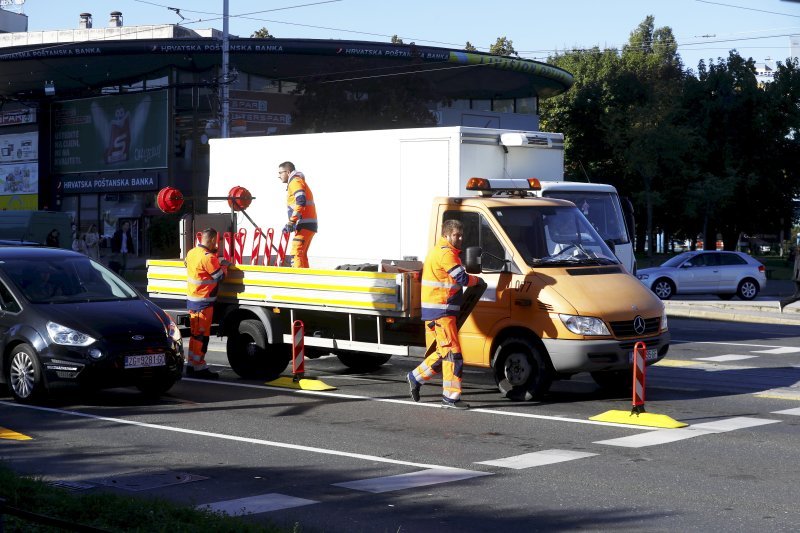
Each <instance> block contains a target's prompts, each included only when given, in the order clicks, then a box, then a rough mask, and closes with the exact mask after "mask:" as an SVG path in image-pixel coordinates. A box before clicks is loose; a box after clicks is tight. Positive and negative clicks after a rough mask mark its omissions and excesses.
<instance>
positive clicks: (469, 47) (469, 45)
mask: <svg viewBox="0 0 800 533" xmlns="http://www.w3.org/2000/svg"><path fill="white" fill-rule="evenodd" d="M464 50H466V51H467V52H477V51H478V49H477V48H475V47H474V46H473V45H472V43H471V42H469V41H467V44H465V45H464Z"/></svg>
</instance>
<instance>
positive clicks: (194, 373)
mask: <svg viewBox="0 0 800 533" xmlns="http://www.w3.org/2000/svg"><path fill="white" fill-rule="evenodd" d="M186 377H187V378H195V379H209V380H212V381H214V380H217V379H219V374H217V373H216V372H212V371H211V370H210V369H208V368H204V369H202V370H195V369H194V368H192V367H187V368H186Z"/></svg>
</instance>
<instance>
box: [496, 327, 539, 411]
mask: <svg viewBox="0 0 800 533" xmlns="http://www.w3.org/2000/svg"><path fill="white" fill-rule="evenodd" d="M493 367H494V377H495V381H496V382H497V387H498V388H499V389H500V393H501V394H502V395H503V396H505V397H506V398H508V399H509V400H516V401H530V400H540V399H541V398H542V397H543V396H544V395H545V394H546V393H547V391H548V390H549V389H550V385H551V383H552V382H553V374H552V372H551V370H550V365H549V364H548V361H547V357H546V356H545V355H543V354H542V352H541V351H540V350H539V349H538V348H537V347H536V346H534V345H533V344H532V343H531V342H530V341H529V340H527V339H525V338H521V337H508V338H507V339H505V340H504V341H503V342H501V343H500V345H499V346H498V347H497V349H496V350H495V357H494V365H493Z"/></svg>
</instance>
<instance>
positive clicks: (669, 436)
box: [594, 416, 780, 448]
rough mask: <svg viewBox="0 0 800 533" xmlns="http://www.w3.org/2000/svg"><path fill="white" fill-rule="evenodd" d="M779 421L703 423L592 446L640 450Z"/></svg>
mask: <svg viewBox="0 0 800 533" xmlns="http://www.w3.org/2000/svg"><path fill="white" fill-rule="evenodd" d="M778 422H780V420H767V419H764V418H749V417H744V416H741V417H735V418H729V419H727V420H717V421H715V422H705V423H703V424H694V425H692V426H689V427H687V428H681V429H660V430H658V431H653V432H650V433H640V434H638V435H631V436H629V437H622V438H618V439H609V440H600V441H595V442H594V444H607V445H609V446H622V447H625V448H642V447H645V446H655V445H657V444H667V443H669V442H676V441H679V440H684V439H691V438H694V437H699V436H701V435H710V434H712V433H724V432H727V431H733V430H736V429H744V428H749V427H756V426H763V425H766V424H777V423H778Z"/></svg>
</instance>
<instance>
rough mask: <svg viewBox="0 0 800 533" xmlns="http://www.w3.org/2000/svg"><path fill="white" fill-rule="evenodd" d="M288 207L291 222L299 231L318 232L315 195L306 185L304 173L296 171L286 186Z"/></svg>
mask: <svg viewBox="0 0 800 533" xmlns="http://www.w3.org/2000/svg"><path fill="white" fill-rule="evenodd" d="M286 205H287V207H288V211H289V222H291V223H292V224H296V225H297V226H296V227H297V229H298V230H301V229H307V230H309V231H313V232H314V233H316V231H317V208H316V207H315V206H314V195H313V194H312V193H311V189H310V188H309V187H308V184H307V183H306V177H305V176H304V175H303V173H302V172H297V171H294V172H292V173H291V175H290V176H289V182H288V183H287V184H286Z"/></svg>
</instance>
